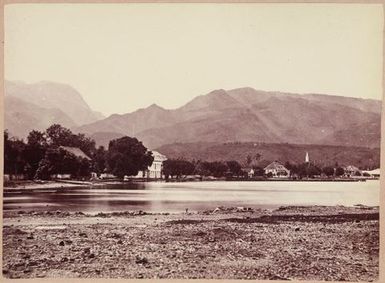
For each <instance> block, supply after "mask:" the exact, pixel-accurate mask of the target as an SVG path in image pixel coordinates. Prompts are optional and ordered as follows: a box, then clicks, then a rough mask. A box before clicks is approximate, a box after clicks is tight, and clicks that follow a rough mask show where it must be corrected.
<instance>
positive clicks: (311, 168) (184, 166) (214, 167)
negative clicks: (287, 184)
mask: <svg viewBox="0 0 385 283" xmlns="http://www.w3.org/2000/svg"><path fill="white" fill-rule="evenodd" d="M284 166H285V167H286V168H287V169H288V170H290V176H291V177H297V178H314V177H316V176H321V175H323V176H326V177H332V176H334V177H340V176H342V175H344V174H345V170H344V168H343V167H341V166H339V165H338V164H335V166H334V167H332V166H325V167H318V166H316V165H314V164H312V163H302V164H293V163H290V162H286V163H285V165H284ZM251 169H253V171H252V172H253V173H252V174H251V176H250V171H251ZM248 170H250V171H245V170H243V169H242V166H241V164H240V163H239V162H237V161H235V160H232V161H225V162H224V161H213V162H206V161H200V160H198V161H196V160H193V161H187V160H184V159H169V160H166V161H165V162H164V163H163V174H164V175H165V177H166V178H167V179H168V178H177V179H178V178H181V177H183V176H188V175H200V176H213V177H218V178H220V177H241V178H245V177H272V174H271V173H268V174H266V173H265V170H264V168H263V167H259V166H252V167H251V168H249V169H248ZM356 174H357V175H358V176H360V175H361V173H359V172H358V171H357V172H356ZM287 177H289V176H287Z"/></svg>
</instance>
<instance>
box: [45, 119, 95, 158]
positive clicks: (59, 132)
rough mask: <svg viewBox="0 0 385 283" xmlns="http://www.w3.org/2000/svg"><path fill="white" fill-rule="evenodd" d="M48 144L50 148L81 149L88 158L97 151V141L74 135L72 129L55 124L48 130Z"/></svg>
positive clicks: (82, 135) (81, 135)
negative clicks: (67, 147)
mask: <svg viewBox="0 0 385 283" xmlns="http://www.w3.org/2000/svg"><path fill="white" fill-rule="evenodd" d="M46 135H47V140H48V144H49V145H50V146H54V147H55V146H56V147H57V146H61V145H62V146H71V147H78V148H80V149H81V150H82V151H83V152H84V153H85V154H87V155H88V156H92V155H93V154H94V153H95V151H96V147H95V141H94V140H93V139H91V138H89V137H86V136H85V135H84V134H77V135H76V134H74V133H72V132H71V130H70V129H67V128H65V127H62V126H61V125H59V124H53V125H52V126H50V127H49V128H48V129H47V130H46Z"/></svg>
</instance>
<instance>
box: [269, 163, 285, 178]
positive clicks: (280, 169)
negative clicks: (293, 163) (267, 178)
mask: <svg viewBox="0 0 385 283" xmlns="http://www.w3.org/2000/svg"><path fill="white" fill-rule="evenodd" d="M264 170H265V174H266V175H267V174H269V173H271V175H272V177H274V178H286V177H289V176H290V170H288V169H287V168H286V167H285V166H283V165H282V164H281V163H279V162H278V161H274V162H272V163H270V164H269V165H267V166H266V167H265V169H264Z"/></svg>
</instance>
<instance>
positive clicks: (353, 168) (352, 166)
mask: <svg viewBox="0 0 385 283" xmlns="http://www.w3.org/2000/svg"><path fill="white" fill-rule="evenodd" d="M344 169H345V171H351V172H355V171H360V169H358V168H357V167H356V166H354V165H348V166H346V167H345V168H344Z"/></svg>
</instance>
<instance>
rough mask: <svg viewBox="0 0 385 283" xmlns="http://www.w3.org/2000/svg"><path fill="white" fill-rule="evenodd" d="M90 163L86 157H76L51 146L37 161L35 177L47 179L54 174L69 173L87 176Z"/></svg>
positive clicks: (73, 175)
mask: <svg viewBox="0 0 385 283" xmlns="http://www.w3.org/2000/svg"><path fill="white" fill-rule="evenodd" d="M90 168H91V164H90V162H89V161H88V160H87V159H86V158H82V157H77V156H75V155H74V154H72V153H70V152H68V151H66V150H65V149H63V148H59V147H55V148H54V147H51V148H49V149H47V151H46V152H45V156H44V158H43V159H42V160H41V161H40V162H39V166H38V168H37V170H36V176H35V177H36V178H38V179H43V180H48V179H50V177H51V176H52V175H55V174H70V175H71V176H72V177H78V178H79V177H88V176H89V174H90V172H91V170H90Z"/></svg>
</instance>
